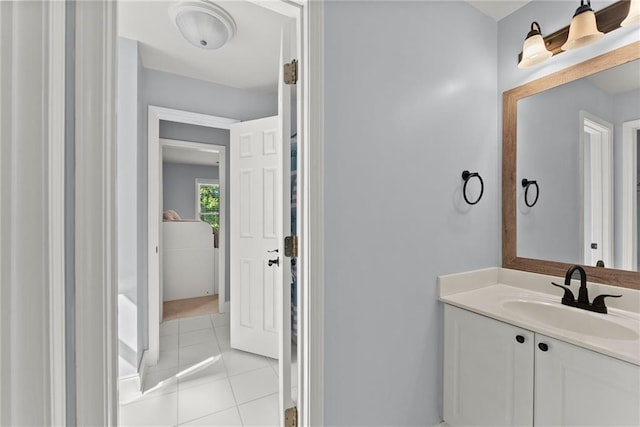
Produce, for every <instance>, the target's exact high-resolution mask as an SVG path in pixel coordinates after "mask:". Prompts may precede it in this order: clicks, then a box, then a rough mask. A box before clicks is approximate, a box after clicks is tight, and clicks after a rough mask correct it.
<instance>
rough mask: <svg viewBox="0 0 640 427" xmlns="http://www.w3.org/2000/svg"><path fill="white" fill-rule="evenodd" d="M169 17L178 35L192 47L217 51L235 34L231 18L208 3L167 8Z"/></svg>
mask: <svg viewBox="0 0 640 427" xmlns="http://www.w3.org/2000/svg"><path fill="white" fill-rule="evenodd" d="M169 16H170V17H171V20H172V21H173V23H174V24H175V26H176V27H177V28H178V31H180V34H182V36H183V37H184V38H185V39H186V40H187V41H188V42H189V43H191V44H192V45H194V46H197V47H199V48H203V49H219V48H221V47H222V46H224V44H225V43H227V42H228V41H229V40H231V38H232V37H233V36H234V35H235V34H236V23H235V21H234V20H233V17H232V16H231V15H230V14H229V12H227V11H226V10H224V9H223V8H221V7H220V6H218V5H215V4H213V3H211V2H208V1H186V2H181V3H177V4H175V5H173V6H171V7H170V8H169Z"/></svg>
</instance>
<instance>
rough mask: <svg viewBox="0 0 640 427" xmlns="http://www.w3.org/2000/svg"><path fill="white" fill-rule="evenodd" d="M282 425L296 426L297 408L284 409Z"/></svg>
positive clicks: (287, 426) (285, 426) (286, 426)
mask: <svg viewBox="0 0 640 427" xmlns="http://www.w3.org/2000/svg"><path fill="white" fill-rule="evenodd" d="M284 427H298V408H296V407H295V406H294V407H293V408H287V409H285V410H284Z"/></svg>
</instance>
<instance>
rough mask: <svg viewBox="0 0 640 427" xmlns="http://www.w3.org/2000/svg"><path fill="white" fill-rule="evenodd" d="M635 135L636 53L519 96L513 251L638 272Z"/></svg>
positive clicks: (639, 136)
mask: <svg viewBox="0 0 640 427" xmlns="http://www.w3.org/2000/svg"><path fill="white" fill-rule="evenodd" d="M639 140H640V61H639V60H636V61H632V62H629V63H627V64H624V65H621V66H618V67H615V68H611V69H609V70H605V71H602V72H600V73H597V74H594V75H592V76H589V77H585V78H582V79H578V80H575V81H572V82H569V83H567V84H564V85H561V86H558V87H555V88H552V89H549V90H546V91H543V92H539V93H536V94H534V95H532V96H529V97H527V98H523V99H520V100H519V101H518V106H517V141H518V152H517V177H516V179H517V182H518V192H517V236H518V240H517V256H518V257H524V258H533V259H542V260H555V261H560V262H566V263H571V264H584V265H590V266H598V265H599V266H605V267H608V268H616V269H622V270H633V271H638V265H640V248H639V244H640V235H639V234H640V224H639V223H638V221H639V215H638V212H639V211H640V206H639V203H640V197H638V191H639V189H640V186H639V184H640V158H639V157H640V148H639V147H638V144H639ZM523 179H527V180H529V181H536V183H537V185H538V190H539V197H538V201H537V203H535V204H534V205H533V206H528V204H531V200H532V198H535V194H533V195H532V194H531V191H532V190H529V194H528V198H529V203H527V199H525V191H526V186H525V185H524V183H523V184H522V185H520V183H521V181H522V180H523ZM533 191H534V192H535V189H534V190H533Z"/></svg>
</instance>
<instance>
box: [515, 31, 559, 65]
mask: <svg viewBox="0 0 640 427" xmlns="http://www.w3.org/2000/svg"><path fill="white" fill-rule="evenodd" d="M552 55H553V53H551V52H549V51H548V50H547V47H546V46H545V43H544V39H543V38H542V34H541V32H540V24H538V23H537V22H536V21H533V22H532V23H531V31H529V34H527V38H526V39H525V40H524V44H523V46H522V59H521V60H520V62H519V63H518V68H529V67H533V66H534V65H537V64H540V63H541V62H544V61H546V60H547V59H549V58H551V56H552Z"/></svg>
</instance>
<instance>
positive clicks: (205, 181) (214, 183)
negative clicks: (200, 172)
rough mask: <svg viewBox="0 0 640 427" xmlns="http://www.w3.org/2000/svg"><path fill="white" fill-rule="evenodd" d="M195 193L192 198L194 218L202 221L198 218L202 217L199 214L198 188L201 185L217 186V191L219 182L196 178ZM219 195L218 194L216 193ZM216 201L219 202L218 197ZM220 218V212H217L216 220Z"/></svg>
mask: <svg viewBox="0 0 640 427" xmlns="http://www.w3.org/2000/svg"><path fill="white" fill-rule="evenodd" d="M195 181H196V192H195V197H194V201H195V207H196V210H195V217H196V219H198V220H200V221H202V219H201V218H200V216H201V215H202V213H201V212H200V186H201V185H217V186H218V191H219V189H220V180H218V179H208V178H196V180H195ZM218 194H220V193H218ZM218 200H220V196H218ZM219 218H220V211H219V210H218V220H219Z"/></svg>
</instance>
